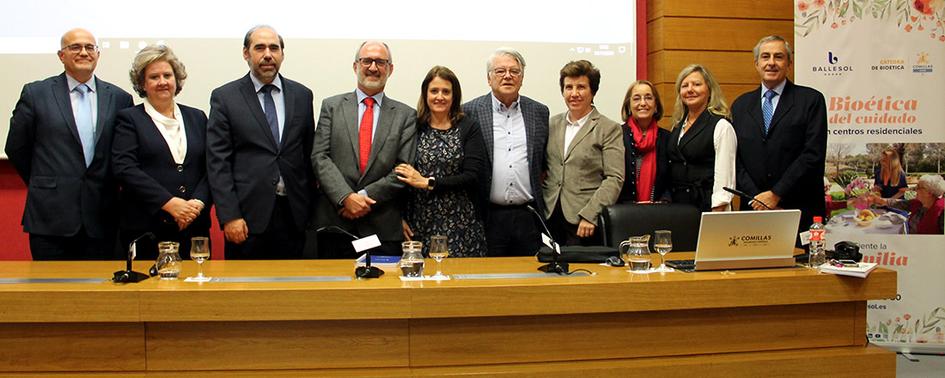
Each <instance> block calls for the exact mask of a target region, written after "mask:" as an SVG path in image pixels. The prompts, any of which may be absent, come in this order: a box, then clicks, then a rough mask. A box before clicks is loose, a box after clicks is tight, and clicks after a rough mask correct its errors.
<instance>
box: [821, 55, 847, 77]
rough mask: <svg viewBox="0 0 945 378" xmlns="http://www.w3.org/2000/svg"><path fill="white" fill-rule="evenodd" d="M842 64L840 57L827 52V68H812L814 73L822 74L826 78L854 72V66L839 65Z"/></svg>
mask: <svg viewBox="0 0 945 378" xmlns="http://www.w3.org/2000/svg"><path fill="white" fill-rule="evenodd" d="M839 62H840V56H838V55H834V54H833V51H827V63H828V65H826V66H811V70H812V71H813V72H817V73H821V74H823V75H824V76H841V75H843V74H845V73H847V72H853V66H849V65H843V64H837V63H839Z"/></svg>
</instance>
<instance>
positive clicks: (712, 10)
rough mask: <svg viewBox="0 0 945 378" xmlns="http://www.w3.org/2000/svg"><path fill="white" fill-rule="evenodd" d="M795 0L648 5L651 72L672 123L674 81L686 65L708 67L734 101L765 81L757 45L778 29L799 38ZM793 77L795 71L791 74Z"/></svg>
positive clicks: (666, 121)
mask: <svg viewBox="0 0 945 378" xmlns="http://www.w3.org/2000/svg"><path fill="white" fill-rule="evenodd" d="M793 7H794V2H793V0H770V1H765V0H702V1H689V0H651V1H649V3H648V4H647V17H646V19H647V50H648V51H647V77H648V78H649V80H650V81H652V82H653V83H654V84H656V86H657V90H659V92H660V98H661V99H662V101H663V107H664V109H665V115H664V118H663V120H662V121H661V122H660V126H663V127H671V122H672V120H671V118H672V109H673V105H674V103H675V102H676V93H675V88H674V84H675V82H676V75H678V74H679V71H680V70H682V68H683V67H685V66H687V65H689V64H692V63H699V64H702V65H704V66H706V67H707V68H708V69H709V70H710V71H711V72H712V74H713V75H715V77H716V79H717V80H718V81H719V82H720V84H721V86H722V91H723V92H724V94H725V99H726V102H727V103H728V104H729V105H731V104H732V101H734V100H735V98H736V97H738V95H740V94H742V93H744V92H746V91H749V90H751V89H753V88H755V87H757V86H758V85H759V84H760V82H761V81H760V79H759V78H758V74H757V73H756V72H755V69H754V66H753V63H752V53H751V49H752V48H753V47H754V46H755V43H757V42H758V40H759V39H760V38H761V37H763V36H766V35H769V34H777V35H780V36H782V37H784V38H785V39H787V40H788V41H789V42H791V44H792V45H793V43H794V32H793V31H794V30H793V29H794V10H793V9H794V8H793ZM789 77H790V78H792V79H793V77H794V75H793V72H792V73H791V74H789Z"/></svg>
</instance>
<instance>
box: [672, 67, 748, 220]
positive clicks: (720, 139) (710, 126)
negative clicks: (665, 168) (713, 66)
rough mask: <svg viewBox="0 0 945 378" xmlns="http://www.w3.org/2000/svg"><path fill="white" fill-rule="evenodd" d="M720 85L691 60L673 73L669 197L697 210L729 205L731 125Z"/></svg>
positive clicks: (732, 158) (733, 142)
mask: <svg viewBox="0 0 945 378" xmlns="http://www.w3.org/2000/svg"><path fill="white" fill-rule="evenodd" d="M730 116H731V112H730V111H729V108H728V105H726V104H725V98H724V96H723V95H722V89H721V88H720V87H719V84H718V82H717V81H715V78H714V77H713V76H712V73H710V72H709V70H708V69H706V68H705V67H703V66H701V65H698V64H692V65H689V66H687V67H686V68H683V70H682V71H681V72H680V73H679V76H678V77H677V78H676V105H675V106H674V108H673V124H674V125H675V127H674V128H673V132H672V133H671V134H670V137H669V142H668V143H667V148H666V150H667V151H666V152H667V155H668V158H669V175H670V180H671V184H670V192H671V194H672V198H673V202H679V203H689V204H692V205H694V206H696V207H698V208H699V209H700V210H702V211H709V210H711V211H725V210H729V209H730V207H731V206H730V204H731V202H732V195H731V194H730V193H728V192H726V191H725V190H723V189H722V187H730V188H731V187H734V185H735V150H736V143H737V142H736V139H735V130H734V129H733V128H732V124H731V123H729V121H728V119H727V118H729V117H730Z"/></svg>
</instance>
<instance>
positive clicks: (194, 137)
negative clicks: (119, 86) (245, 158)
mask: <svg viewBox="0 0 945 378" xmlns="http://www.w3.org/2000/svg"><path fill="white" fill-rule="evenodd" d="M178 106H179V107H180V111H181V116H183V122H184V130H185V132H186V134H187V155H186V156H185V157H184V163H183V164H180V165H178V164H177V163H175V162H174V158H173V156H172V155H171V151H170V149H169V148H168V146H167V142H165V140H164V136H163V135H162V134H161V132H160V130H158V127H162V126H157V125H155V124H154V121H153V120H152V119H151V116H150V115H148V113H146V112H145V110H144V105H138V106H135V107H133V108H128V109H124V110H122V111H120V112H118V124H117V125H116V126H115V141H114V142H113V143H112V161H113V163H112V164H113V166H114V170H115V177H116V178H117V179H118V182H119V183H120V184H121V193H120V194H119V199H120V200H119V203H120V204H121V228H122V229H128V230H154V229H157V228H159V227H161V226H164V225H166V224H168V223H170V224H172V225H176V223H175V222H174V218H173V217H171V216H170V214H168V213H167V212H165V211H163V210H161V206H164V204H165V203H167V201H169V200H171V198H173V197H180V198H183V199H185V200H189V199H194V198H196V199H199V200H201V201H203V203H204V204H205V207H204V210H203V212H202V213H201V214H200V216H199V217H197V219H196V220H194V222H193V223H191V225H190V227H188V228H190V229H193V230H203V231H206V230H208V229H209V228H210V206H211V205H212V203H211V201H210V186H209V185H208V184H207V152H206V151H207V144H206V141H207V115H206V114H204V112H203V111H202V110H199V109H195V108H191V107H189V106H185V105H180V104H178Z"/></svg>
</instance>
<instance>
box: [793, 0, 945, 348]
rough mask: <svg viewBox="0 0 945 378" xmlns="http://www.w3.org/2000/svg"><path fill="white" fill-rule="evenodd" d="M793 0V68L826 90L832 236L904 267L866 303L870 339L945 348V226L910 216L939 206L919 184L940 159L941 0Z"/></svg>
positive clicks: (938, 171)
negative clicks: (888, 292) (894, 286)
mask: <svg viewBox="0 0 945 378" xmlns="http://www.w3.org/2000/svg"><path fill="white" fill-rule="evenodd" d="M794 5H795V7H794V32H795V62H794V69H795V78H796V80H797V82H798V84H801V85H806V86H810V87H813V88H816V89H818V90H820V91H821V92H823V94H824V97H825V99H826V101H827V117H828V124H829V125H828V139H827V143H828V148H827V166H826V170H825V177H824V190H825V193H824V194H825V199H826V201H827V208H828V220H827V222H826V223H827V240H828V245H833V243H836V242H838V241H842V240H846V241H854V242H857V243H859V245H860V248H861V252H862V253H863V255H864V260H865V261H870V262H876V263H878V264H880V266H883V267H886V268H889V269H894V270H896V271H898V273H899V282H898V288H899V290H898V295H897V296H896V298H891V299H889V300H877V301H871V302H870V303H869V308H868V313H867V322H868V326H867V327H868V329H867V336H868V337H869V339H870V341H871V342H872V343H875V344H879V345H884V346H889V347H891V348H893V349H896V350H901V351H910V352H913V353H920V352H935V353H941V352H943V351H945V290H943V288H945V248H942V246H943V245H945V235H943V234H942V233H943V230H941V229H940V228H938V229H936V228H931V229H930V228H929V227H928V225H929V224H925V226H924V227H923V228H921V229H920V228H918V227H916V224H918V221H919V220H921V219H924V218H922V217H925V216H926V213H928V212H929V211H928V210H927V209H932V208H934V206H935V205H934V198H932V200H929V198H930V197H928V194H927V192H917V191H916V186H917V184H918V182H919V180H920V178H922V177H923V176H932V175H939V176H941V175H942V174H943V165H945V164H943V163H945V96H943V94H945V0H795V2H794ZM930 201H931V202H930ZM928 203H931V205H929V204H928Z"/></svg>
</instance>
